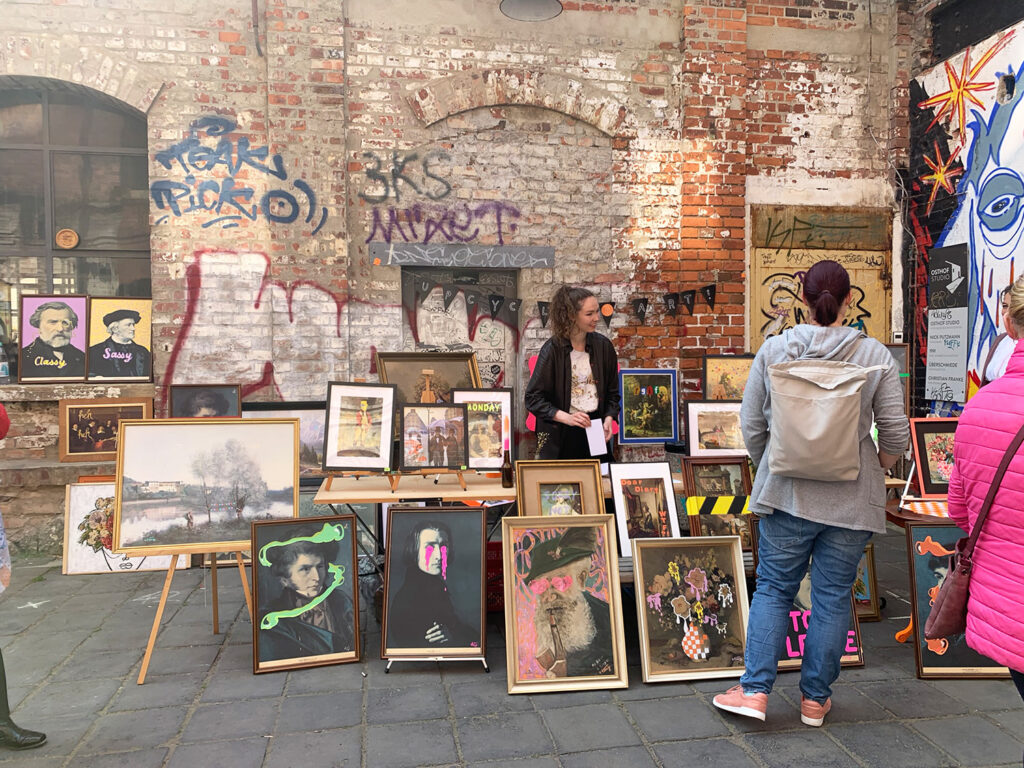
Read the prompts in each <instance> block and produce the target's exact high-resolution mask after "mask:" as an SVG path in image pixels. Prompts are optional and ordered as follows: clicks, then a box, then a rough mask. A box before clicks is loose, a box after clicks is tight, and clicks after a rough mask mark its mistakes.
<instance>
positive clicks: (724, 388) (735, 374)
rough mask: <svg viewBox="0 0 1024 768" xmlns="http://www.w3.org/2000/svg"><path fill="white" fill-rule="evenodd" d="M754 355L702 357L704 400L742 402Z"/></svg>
mask: <svg viewBox="0 0 1024 768" xmlns="http://www.w3.org/2000/svg"><path fill="white" fill-rule="evenodd" d="M753 363H754V355H704V398H705V399H706V400H742V399H743V390H744V388H745V387H746V386H747V378H748V377H749V376H750V368H751V366H752V365H753Z"/></svg>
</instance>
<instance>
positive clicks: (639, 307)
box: [537, 283, 717, 328]
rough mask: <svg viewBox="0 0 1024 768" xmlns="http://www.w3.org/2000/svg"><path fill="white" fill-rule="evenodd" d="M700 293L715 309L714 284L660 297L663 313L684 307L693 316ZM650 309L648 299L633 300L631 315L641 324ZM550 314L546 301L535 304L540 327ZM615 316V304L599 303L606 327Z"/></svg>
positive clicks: (669, 314) (545, 323) (545, 322)
mask: <svg viewBox="0 0 1024 768" xmlns="http://www.w3.org/2000/svg"><path fill="white" fill-rule="evenodd" d="M698 293H700V295H701V298H703V299H704V302H705V303H706V304H707V305H708V307H710V308H711V309H714V308H715V295H716V293H717V287H716V286H715V285H714V283H712V284H710V285H705V286H702V287H701V288H699V289H692V290H689V291H677V292H674V293H666V294H665V295H664V296H662V297H661V299H662V301H663V302H664V304H665V313H666V314H667V315H668V316H669V317H675V316H676V313H677V312H678V311H679V307H681V306H682V307H685V308H686V311H687V312H689V313H690V315H691V316H692V315H693V308H694V304H695V303H696V301H697V294H698ZM650 308H651V300H650V299H649V298H646V297H644V298H640V299H633V314H635V315H636V316H637V317H638V318H639V319H640V322H641V323H642V322H643V321H644V318H646V317H647V313H648V311H650ZM550 312H551V303H550V302H547V301H538V302H537V314H538V315H540V324H541V327H544V328H546V327H547V325H548V317H549V315H550ZM614 315H615V302H614V301H604V302H601V317H603V318H604V322H605V325H606V326H610V325H611V324H612V317H613V316H614Z"/></svg>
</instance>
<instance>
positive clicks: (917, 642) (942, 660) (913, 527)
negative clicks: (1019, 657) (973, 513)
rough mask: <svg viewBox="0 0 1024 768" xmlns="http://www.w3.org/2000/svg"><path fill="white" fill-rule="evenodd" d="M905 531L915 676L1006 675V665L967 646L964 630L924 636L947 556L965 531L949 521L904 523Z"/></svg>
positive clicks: (945, 566) (944, 571) (947, 568)
mask: <svg viewBox="0 0 1024 768" xmlns="http://www.w3.org/2000/svg"><path fill="white" fill-rule="evenodd" d="M906 531H907V557H908V559H909V561H910V608H911V620H912V622H913V627H914V659H915V662H916V664H917V676H918V677H919V678H922V679H930V678H952V677H957V678H964V679H970V678H975V679H976V678H993V677H1009V676H1010V672H1009V670H1007V668H1006V667H1003V666H1000V665H999V664H996V663H995V662H994V661H992V660H991V659H989V658H986V657H985V656H982V655H981V654H980V653H978V652H977V651H975V650H974V649H973V648H970V647H969V646H968V645H967V639H966V636H965V635H964V634H963V633H960V634H957V635H951V636H949V637H943V638H940V639H938V640H928V639H927V638H925V636H924V625H925V622H926V621H927V620H928V614H929V613H931V609H932V603H933V602H934V600H935V596H936V595H937V594H938V591H939V585H941V584H942V581H943V579H945V578H946V574H947V573H948V572H949V556H950V555H951V554H952V553H953V549H954V547H955V546H956V543H957V541H958V540H959V539H960V538H961V537H962V536H963V535H964V532H963V531H962V530H960V528H959V527H958V526H957V525H955V524H954V523H952V522H949V521H947V522H939V521H936V522H934V523H933V522H926V523H917V522H912V523H907V525H906Z"/></svg>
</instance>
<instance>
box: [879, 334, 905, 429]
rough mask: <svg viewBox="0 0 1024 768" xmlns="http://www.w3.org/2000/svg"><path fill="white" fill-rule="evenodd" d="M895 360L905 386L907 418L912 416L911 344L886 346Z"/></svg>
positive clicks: (901, 382)
mask: <svg viewBox="0 0 1024 768" xmlns="http://www.w3.org/2000/svg"><path fill="white" fill-rule="evenodd" d="M885 348H886V349H888V350H889V353H890V354H891V355H892V357H893V360H895V361H896V365H897V367H898V368H899V372H900V384H902V385H903V409H904V412H905V413H906V414H907V416H909V415H910V345H909V344H886V345H885Z"/></svg>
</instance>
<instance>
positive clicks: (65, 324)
mask: <svg viewBox="0 0 1024 768" xmlns="http://www.w3.org/2000/svg"><path fill="white" fill-rule="evenodd" d="M88 302H89V299H88V297H87V296H84V295H81V294H69V295H60V294H34V295H24V294H23V295H22V296H21V299H20V304H19V306H18V317H19V319H20V322H21V325H20V326H19V327H20V328H21V340H20V342H19V347H18V355H19V359H18V383H19V384H33V383H57V382H68V381H85V350H86V345H87V343H88V339H89V337H88V333H87V328H88V324H89V305H88ZM33 321H34V322H33Z"/></svg>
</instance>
